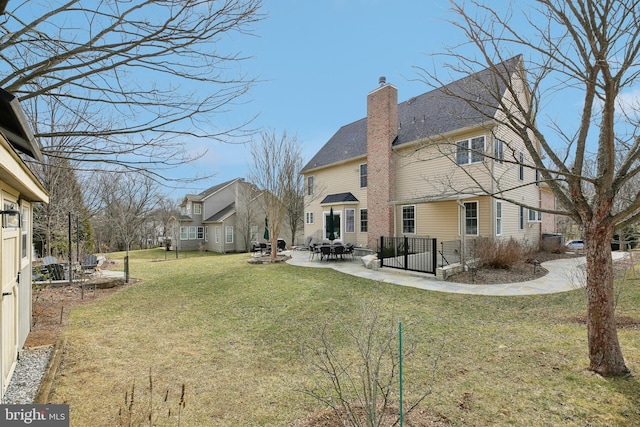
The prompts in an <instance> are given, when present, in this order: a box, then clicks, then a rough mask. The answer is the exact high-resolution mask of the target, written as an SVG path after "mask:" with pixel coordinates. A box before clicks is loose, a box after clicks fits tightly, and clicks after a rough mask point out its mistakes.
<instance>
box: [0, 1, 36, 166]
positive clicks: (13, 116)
mask: <svg viewBox="0 0 640 427" xmlns="http://www.w3.org/2000/svg"><path fill="white" fill-rule="evenodd" d="M0 3H2V2H0ZM5 3H6V2H5ZM0 6H1V5H0ZM0 132H2V134H3V135H4V136H5V138H7V140H8V141H9V143H11V145H12V146H13V147H14V148H15V149H17V150H20V151H21V152H23V153H25V154H27V155H28V156H31V157H33V158H34V159H36V160H39V161H41V162H42V161H44V157H43V156H42V152H41V151H40V147H39V146H38V143H37V142H36V140H35V138H34V136H33V133H32V132H31V129H30V128H29V125H28V124H27V118H26V117H25V115H24V112H23V111H22V107H20V102H19V101H18V98H16V97H15V96H14V95H13V94H11V93H9V92H7V91H6V90H4V89H0Z"/></svg>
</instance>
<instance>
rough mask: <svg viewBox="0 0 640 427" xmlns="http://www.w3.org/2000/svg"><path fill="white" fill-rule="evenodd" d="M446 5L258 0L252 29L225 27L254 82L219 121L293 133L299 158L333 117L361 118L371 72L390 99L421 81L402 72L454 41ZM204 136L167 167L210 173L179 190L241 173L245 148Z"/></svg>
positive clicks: (404, 95)
mask: <svg viewBox="0 0 640 427" xmlns="http://www.w3.org/2000/svg"><path fill="white" fill-rule="evenodd" d="M448 7H449V2H448V0H326V1H308V0H266V1H264V8H263V11H264V12H265V13H266V14H268V16H267V17H266V19H265V20H263V21H261V22H259V23H258V24H257V25H256V26H255V31H254V32H255V36H242V37H240V36H234V45H233V46H234V48H236V49H238V50H240V51H241V52H242V53H243V54H246V55H250V56H252V59H250V60H249V61H247V62H245V63H243V65H242V67H243V70H245V71H247V72H248V73H249V74H251V75H254V76H256V77H257V78H258V79H260V80H261V81H260V82H258V83H257V84H256V86H255V87H254V88H253V89H252V91H251V92H250V93H249V94H248V96H247V97H246V98H244V100H245V101H247V102H249V104H248V105H245V106H242V107H238V108H237V109H234V111H233V112H231V113H229V116H230V117H229V120H231V121H235V122H239V121H241V120H244V119H246V118H248V117H250V116H251V115H252V114H259V117H258V119H257V120H256V121H255V122H254V125H255V126H256V127H258V128H265V129H273V130H275V131H276V132H278V133H280V132H282V131H284V130H286V131H287V133H288V134H295V135H297V138H298V140H299V141H300V143H301V144H302V147H303V155H304V161H305V163H306V161H307V160H309V159H310V158H311V156H313V154H315V152H316V151H318V150H319V149H320V148H321V147H322V145H323V144H324V143H325V142H326V141H327V140H328V139H329V138H330V137H331V136H332V135H333V134H334V133H335V132H336V131H337V130H338V129H339V128H340V127H341V126H343V125H345V124H348V123H351V122H353V121H356V120H358V119H361V118H363V117H365V115H366V96H367V94H368V93H369V92H370V91H371V90H373V89H375V88H376V87H378V78H379V77H380V76H385V77H386V79H387V82H388V83H391V84H393V85H394V86H396V87H397V88H398V98H399V101H400V102H402V101H404V100H406V99H409V98H411V97H412V96H416V95H419V94H421V93H424V92H426V91H428V90H429V87H427V85H426V84H425V83H422V82H416V81H412V79H416V78H417V77H418V76H419V75H418V72H417V70H416V69H415V68H414V67H415V66H423V67H425V68H431V67H432V65H431V64H432V61H433V58H432V57H431V56H430V54H432V53H442V52H444V51H445V49H446V47H447V46H451V45H452V44H454V43H455V42H456V39H457V40H458V41H460V40H461V38H460V37H461V35H460V33H459V32H457V31H455V29H454V27H453V26H452V25H451V24H448V23H447V22H445V20H446V19H451V18H452V15H451V14H450V13H449V12H448ZM234 115H235V116H236V117H232V116H234ZM256 137H258V136H256ZM196 144H202V145H204V144H205V142H204V141H197V142H196V143H195V144H192V146H195V145H196ZM207 144H208V149H209V152H208V153H207V154H206V155H205V156H203V157H202V158H201V159H199V161H198V162H196V163H195V164H194V165H192V167H190V168H183V169H182V170H181V171H176V174H184V175H187V174H193V175H195V174H196V173H197V172H200V173H207V172H209V173H210V172H215V173H216V176H215V177H214V178H212V179H209V180H206V181H202V182H200V183H198V184H196V185H195V186H194V187H193V188H189V189H188V190H187V191H188V192H197V191H200V190H202V189H204V188H207V187H210V186H212V185H215V184H218V183H220V182H223V181H225V180H228V179H232V178H235V177H244V176H245V174H246V170H247V164H248V163H249V162H250V161H251V159H250V155H249V153H248V149H247V147H243V146H237V145H235V146H232V145H228V144H221V143H214V144H213V145H212V144H211V143H207ZM187 191H183V192H177V195H180V194H184V192H187ZM174 194H176V192H174Z"/></svg>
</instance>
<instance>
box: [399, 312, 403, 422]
mask: <svg viewBox="0 0 640 427" xmlns="http://www.w3.org/2000/svg"><path fill="white" fill-rule="evenodd" d="M398 347H399V350H400V368H399V370H398V374H399V376H400V427H402V418H403V414H402V321H398Z"/></svg>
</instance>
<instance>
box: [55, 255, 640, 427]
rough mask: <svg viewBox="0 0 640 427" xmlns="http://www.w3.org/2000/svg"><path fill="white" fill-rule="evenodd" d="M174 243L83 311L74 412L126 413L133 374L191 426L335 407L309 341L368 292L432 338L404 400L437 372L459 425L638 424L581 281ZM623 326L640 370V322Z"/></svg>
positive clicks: (420, 344)
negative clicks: (252, 254)
mask: <svg viewBox="0 0 640 427" xmlns="http://www.w3.org/2000/svg"><path fill="white" fill-rule="evenodd" d="M164 256H165V254H164V253H163V252H162V251H161V250H151V251H140V252H132V253H131V268H130V271H131V276H132V277H135V278H139V279H142V280H143V281H142V282H141V283H139V284H136V285H134V286H131V287H128V288H126V289H123V290H122V291H120V292H117V293H115V294H113V295H111V296H109V297H107V298H106V299H103V300H101V301H97V302H96V303H92V304H89V305H86V306H80V307H77V308H75V309H74V311H73V312H72V313H71V323H70V326H69V327H68V329H67V331H66V332H65V336H66V337H67V339H68V342H67V349H66V352H65V355H64V358H63V363H62V365H61V367H60V370H59V371H58V376H57V378H56V381H55V384H54V389H53V393H52V396H51V400H50V402H51V403H69V404H70V408H71V425H72V426H78V427H83V426H90V425H91V426H115V425H118V421H117V420H118V412H119V410H120V409H121V407H124V406H125V404H124V402H125V392H126V393H127V399H128V401H129V400H130V396H131V391H132V388H133V390H134V406H133V410H132V412H133V413H134V415H139V416H144V415H145V414H147V413H148V412H149V411H148V410H146V409H145V408H148V407H149V405H153V407H154V408H155V409H154V410H153V413H154V416H157V417H158V418H159V420H158V421H157V424H154V425H178V422H177V417H178V414H179V416H180V425H182V426H234V427H239V426H243V427H244V426H287V425H288V424H289V423H290V422H292V421H293V420H296V419H299V418H302V417H304V416H306V415H308V414H309V413H310V412H313V411H316V410H319V409H321V408H322V405H320V404H319V403H318V402H316V401H314V400H312V399H311V398H309V397H307V396H306V395H304V394H302V393H301V392H300V391H299V389H300V387H301V383H302V382H304V381H305V380H306V378H307V377H308V374H307V368H308V366H307V365H306V364H305V363H304V362H302V360H301V357H300V356H299V354H300V352H299V348H300V343H301V342H303V341H305V342H309V341H312V340H313V337H314V336H316V335H317V332H318V330H319V329H320V327H321V326H322V325H323V324H325V322H326V321H328V320H330V319H332V321H333V322H339V323H341V324H347V325H348V324H355V323H356V322H357V321H358V320H359V319H360V317H361V312H362V310H361V307H362V304H363V302H375V303H376V304H378V305H379V306H380V307H382V310H383V311H384V312H385V313H383V314H385V315H388V316H390V317H395V318H397V319H399V320H402V321H403V324H406V325H408V326H407V327H406V328H405V329H404V334H403V340H404V342H405V345H410V344H415V345H416V346H417V349H418V353H417V354H416V355H414V356H412V357H408V358H407V359H406V360H405V364H404V374H405V376H404V378H405V381H404V390H405V399H406V401H407V402H411V400H412V398H413V399H415V398H416V396H418V395H419V394H420V393H421V392H423V391H424V390H425V389H426V388H428V387H429V386H430V385H431V384H432V383H433V384H432V385H433V394H432V395H431V396H429V397H428V398H427V399H426V400H425V401H424V402H423V404H422V406H421V408H424V409H426V410H428V411H432V412H434V413H438V414H441V415H443V416H444V417H446V418H447V419H448V420H449V421H450V422H451V423H452V425H470V426H488V425H492V426H495V425H498V426H500V425H505V426H506V425H517V426H587V425H588V426H627V425H640V382H639V381H638V379H637V378H634V377H630V378H627V379H604V378H601V377H599V376H597V375H594V374H592V373H591V372H589V371H587V370H586V369H585V367H586V366H588V359H587V343H586V329H585V326H584V325H581V324H579V323H577V322H575V321H574V320H573V319H575V318H576V317H578V316H582V315H583V314H584V311H585V304H584V292H583V291H581V290H578V291H574V292H569V293H564V294H558V295H547V296H531V297H481V296H468V295H453V294H445V293H439V292H428V291H422V290H418V289H413V288H407V287H402V286H394V285H389V284H381V283H377V282H374V281H369V280H365V279H360V278H355V277H351V276H347V275H344V274H341V273H338V272H335V271H333V270H330V269H309V268H302V267H294V266H289V265H285V264H276V265H249V264H248V263H247V259H248V255H247V254H239V255H224V256H222V255H212V254H205V255H202V256H201V255H199V254H198V255H196V254H190V255H189V257H187V258H181V259H179V260H175V259H174V258H172V255H170V256H169V259H168V260H167V261H164ZM113 258H114V259H117V258H118V257H117V256H114V257H113ZM617 310H618V313H619V314H620V315H624V316H629V317H633V318H636V319H638V318H640V287H639V286H638V283H636V282H631V281H628V282H626V284H625V285H624V288H623V290H622V293H621V296H620V300H619V302H618V308H617ZM619 338H620V342H621V345H622V348H623V353H624V355H625V358H626V361H627V366H628V367H629V368H630V369H631V370H632V371H633V372H634V373H636V374H637V373H638V372H639V371H640V330H638V329H621V330H619ZM337 339H338V340H340V337H337ZM338 342H339V341H338ZM436 356H437V357H439V359H440V360H439V361H438V365H437V372H436V374H435V377H434V378H435V379H434V380H433V381H432V379H431V378H432V376H433V372H432V369H431V366H432V365H433V358H434V357H436ZM150 373H151V378H152V381H153V384H152V387H153V392H152V396H153V401H152V402H149V398H148V396H149V392H148V390H149V386H150V381H149V377H150ZM183 385H184V388H185V393H184V408H183V409H182V410H181V411H179V406H180V405H179V402H180V398H181V393H182V386H183ZM167 390H169V394H168V398H167V401H166V402H164V398H165V396H166V391H167ZM406 406H407V405H405V407H406ZM168 409H171V411H172V412H171V418H167V413H168V412H167V411H168ZM125 412H126V408H125ZM147 425H148V424H147Z"/></svg>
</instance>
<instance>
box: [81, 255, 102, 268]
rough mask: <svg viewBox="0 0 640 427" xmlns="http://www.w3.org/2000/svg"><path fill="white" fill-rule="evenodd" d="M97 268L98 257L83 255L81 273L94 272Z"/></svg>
mask: <svg viewBox="0 0 640 427" xmlns="http://www.w3.org/2000/svg"><path fill="white" fill-rule="evenodd" d="M97 267H98V257H97V256H95V255H93V254H89V255H85V256H84V259H83V260H82V271H83V272H87V271H92V272H93V271H95V270H96V268H97Z"/></svg>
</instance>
